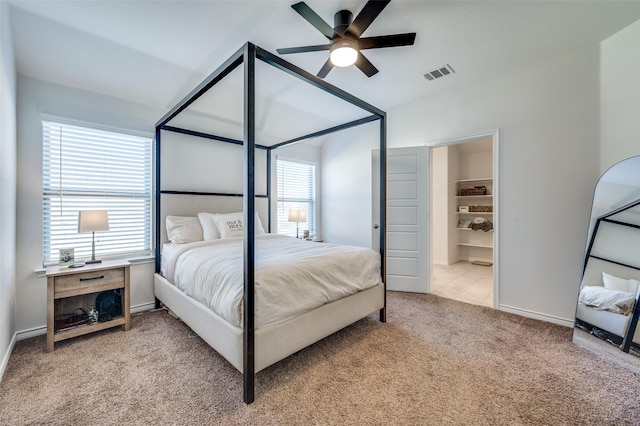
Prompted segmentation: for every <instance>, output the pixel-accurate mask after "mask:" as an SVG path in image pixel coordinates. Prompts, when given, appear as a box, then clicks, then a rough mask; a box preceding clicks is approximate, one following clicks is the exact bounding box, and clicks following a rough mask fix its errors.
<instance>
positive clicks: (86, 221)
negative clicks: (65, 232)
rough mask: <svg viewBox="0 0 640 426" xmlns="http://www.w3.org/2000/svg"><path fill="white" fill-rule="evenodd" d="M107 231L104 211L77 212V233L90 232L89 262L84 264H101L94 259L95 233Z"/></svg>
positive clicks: (106, 219) (107, 224) (107, 221)
mask: <svg viewBox="0 0 640 426" xmlns="http://www.w3.org/2000/svg"><path fill="white" fill-rule="evenodd" d="M108 230H109V215H108V213H107V211H106V210H81V211H79V212H78V232H91V234H92V235H91V260H87V261H86V262H85V263H101V262H102V260H100V259H96V231H108Z"/></svg>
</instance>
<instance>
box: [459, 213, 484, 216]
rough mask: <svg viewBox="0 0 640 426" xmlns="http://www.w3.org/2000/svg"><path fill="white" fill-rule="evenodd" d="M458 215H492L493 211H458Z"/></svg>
mask: <svg viewBox="0 0 640 426" xmlns="http://www.w3.org/2000/svg"><path fill="white" fill-rule="evenodd" d="M456 214H457V215H461V214H463V215H465V216H466V215H473V216H492V215H493V212H456Z"/></svg>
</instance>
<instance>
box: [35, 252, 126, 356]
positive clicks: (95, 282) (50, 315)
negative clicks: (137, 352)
mask: <svg viewBox="0 0 640 426" xmlns="http://www.w3.org/2000/svg"><path fill="white" fill-rule="evenodd" d="M130 266H131V265H130V264H129V262H128V261H126V260H115V261H103V262H102V263H95V264H91V265H85V266H83V267H81V268H69V267H65V266H53V267H49V268H47V273H46V275H47V352H51V351H53V349H54V343H55V342H59V341H61V340H66V339H71V338H72V337H77V336H82V335H84V334H88V333H93V332H94V331H99V330H104V329H107V328H111V327H117V326H120V325H122V326H124V330H125V331H128V330H129V328H130V327H131V322H130V320H131V316H130V312H129V311H130V308H129V305H130V301H129V297H130V296H129V294H130V293H129V267H130ZM117 289H120V297H121V306H122V315H120V316H116V317H114V318H113V319H111V320H109V321H105V322H97V323H94V324H85V325H81V326H78V327H75V328H67V329H64V330H58V329H57V328H56V321H55V318H56V316H60V315H62V314H67V313H71V312H73V311H74V310H75V309H77V308H82V309H84V310H85V311H86V312H89V309H90V308H91V307H92V306H95V301H96V297H97V296H98V293H100V292H102V291H106V290H117Z"/></svg>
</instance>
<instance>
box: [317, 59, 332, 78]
mask: <svg viewBox="0 0 640 426" xmlns="http://www.w3.org/2000/svg"><path fill="white" fill-rule="evenodd" d="M332 69H333V63H332V62H331V59H327V62H325V63H324V65H323V66H322V68H320V71H318V77H320V78H325V77H326V76H327V74H329V71H331V70H332Z"/></svg>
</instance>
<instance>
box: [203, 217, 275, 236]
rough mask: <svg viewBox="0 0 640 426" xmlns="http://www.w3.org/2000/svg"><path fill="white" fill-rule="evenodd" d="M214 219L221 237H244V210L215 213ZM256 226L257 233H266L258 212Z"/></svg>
mask: <svg viewBox="0 0 640 426" xmlns="http://www.w3.org/2000/svg"><path fill="white" fill-rule="evenodd" d="M214 221H215V222H216V225H217V226H218V230H219V231H220V237H221V238H233V237H242V236H243V235H244V224H243V221H244V214H243V213H242V212H238V213H229V214H216V215H214ZM254 226H255V234H256V235H258V234H264V233H265V232H264V228H263V227H262V222H260V216H258V212H256V218H255V221H254Z"/></svg>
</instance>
